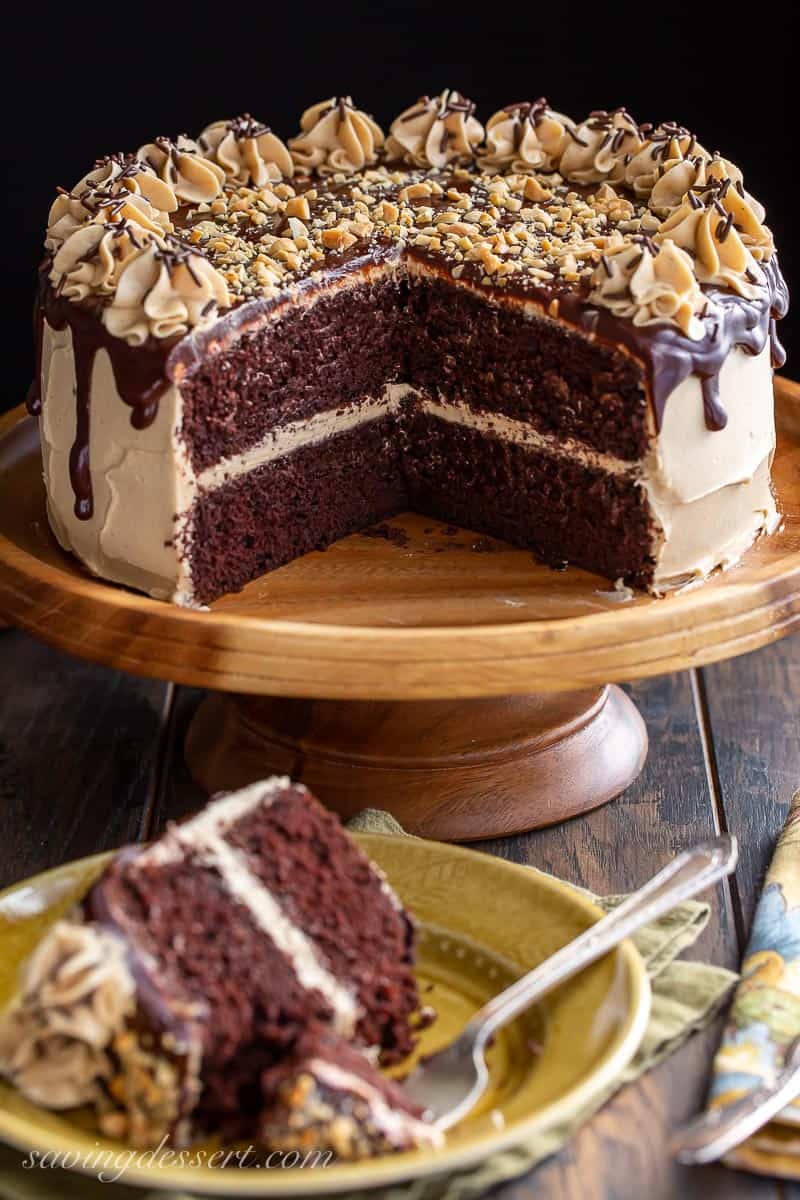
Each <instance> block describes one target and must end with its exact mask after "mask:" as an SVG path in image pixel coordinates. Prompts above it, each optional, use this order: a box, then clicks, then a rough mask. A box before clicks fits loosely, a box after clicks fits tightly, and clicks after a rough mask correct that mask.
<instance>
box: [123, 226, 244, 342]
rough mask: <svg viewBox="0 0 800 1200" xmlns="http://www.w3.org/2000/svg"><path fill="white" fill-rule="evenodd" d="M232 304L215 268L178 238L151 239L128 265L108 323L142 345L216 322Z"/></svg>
mask: <svg viewBox="0 0 800 1200" xmlns="http://www.w3.org/2000/svg"><path fill="white" fill-rule="evenodd" d="M229 304H230V297H229V294H228V286H227V284H226V282H225V279H224V278H223V276H222V274H221V273H220V272H219V271H218V270H217V268H216V267H214V266H212V264H211V263H210V262H209V261H208V259H207V258H205V257H204V256H203V255H201V254H199V253H198V252H197V251H196V250H192V249H191V248H190V247H189V246H186V245H185V244H183V243H182V242H180V241H179V240H178V239H177V238H168V239H166V240H161V239H156V238H153V239H151V240H150V241H149V242H148V244H147V245H146V246H145V247H144V248H143V249H142V250H141V251H139V252H138V253H137V254H135V255H133V256H131V257H130V258H129V259H127V261H126V262H125V263H124V264H123V266H122V269H121V270H120V273H119V277H118V279H117V286H116V290H115V292H114V295H113V297H112V299H111V302H110V303H109V304H108V305H107V307H106V308H104V309H103V314H102V317H103V324H104V325H105V327H106V329H107V330H108V331H109V333H111V334H113V335H114V337H120V338H124V339H125V341H127V342H130V343H132V344H133V345H135V346H140V345H141V344H142V343H143V342H145V341H147V339H148V337H155V338H169V337H175V336H177V335H178V334H184V333H186V332H187V331H188V330H189V329H190V328H193V327H197V326H202V325H204V324H208V323H209V322H210V321H212V320H213V319H214V318H215V317H216V314H217V310H218V309H220V308H226V307H227V306H228V305H229Z"/></svg>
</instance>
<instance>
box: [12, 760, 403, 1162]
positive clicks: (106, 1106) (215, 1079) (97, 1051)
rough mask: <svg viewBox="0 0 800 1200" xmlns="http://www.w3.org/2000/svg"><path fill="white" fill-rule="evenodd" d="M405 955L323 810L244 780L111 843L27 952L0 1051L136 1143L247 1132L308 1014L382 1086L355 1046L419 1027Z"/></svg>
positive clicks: (395, 911) (380, 1050) (296, 1058)
mask: <svg viewBox="0 0 800 1200" xmlns="http://www.w3.org/2000/svg"><path fill="white" fill-rule="evenodd" d="M109 947H111V950H110V951H109ZM120 948H121V950H122V953H121V954H120V953H119V952H118V951H119V949H120ZM413 954H414V937H413V925H412V924H411V921H410V918H409V917H408V915H407V914H406V912H405V911H404V909H403V907H402V905H401V904H400V901H399V900H398V899H397V897H396V896H395V894H394V893H393V891H392V890H391V888H390V887H389V885H388V884H387V882H386V880H385V879H384V877H383V876H382V874H381V873H380V872H379V871H378V870H377V868H375V867H373V866H372V865H371V864H370V863H369V861H368V860H367V859H366V858H365V857H364V855H363V853H362V852H361V851H360V850H359V848H358V847H357V846H356V845H355V843H354V842H353V841H352V840H351V839H350V838H349V837H348V835H347V834H346V833H345V832H344V831H343V830H342V829H341V827H340V826H339V824H338V821H337V819H336V818H335V817H334V816H333V815H332V814H330V813H329V812H328V811H327V810H325V809H323V808H322V807H321V806H320V805H319V804H318V803H317V802H316V801H315V800H314V799H313V798H312V797H311V796H310V794H309V793H308V792H307V791H306V789H305V788H303V787H301V786H299V785H291V784H290V783H289V781H288V780H285V779H276V780H272V781H269V782H268V783H266V784H256V785H253V786H252V787H250V788H246V789H244V790H243V791H241V792H238V793H234V794H232V795H230V796H223V797H221V798H219V799H217V800H214V801H212V802H211V803H210V804H209V806H208V807H207V808H206V809H205V810H204V811H203V812H202V813H200V814H199V815H198V816H197V817H194V818H192V819H191V820H189V821H187V822H185V823H184V824H182V825H178V826H174V827H171V828H170V829H169V830H168V832H167V833H166V834H164V835H163V837H162V838H160V839H159V840H158V841H157V842H155V843H154V844H153V845H152V846H151V847H150V848H148V849H143V850H138V849H137V850H133V849H131V850H127V851H123V852H121V853H120V854H118V855H117V856H116V857H115V858H114V859H113V860H112V863H111V864H110V866H109V867H108V868H107V870H106V871H105V872H104V873H103V875H102V877H101V878H100V880H99V881H98V882H97V883H96V884H95V885H94V887H93V888H92V890H91V891H90V893H89V895H88V896H87V898H86V900H85V902H84V905H83V919H82V920H81V921H78V922H74V921H72V922H60V923H59V924H58V925H57V926H56V927H54V929H53V931H52V932H51V934H50V935H48V938H47V939H45V942H44V943H43V946H42V947H40V949H39V950H38V951H37V954H36V955H35V956H34V959H33V960H32V961H31V965H30V966H29V968H28V970H27V975H26V980H25V982H24V984H23V991H22V995H21V997H20V1000H19V1002H18V1003H17V1005H16V1006H15V1007H14V1008H12V1010H11V1011H10V1012H9V1014H8V1015H7V1016H6V1017H5V1019H4V1022H3V1023H2V1024H0V1069H2V1071H3V1073H5V1074H7V1075H8V1076H9V1077H10V1078H12V1079H14V1081H15V1082H16V1083H17V1084H18V1086H20V1087H21V1088H22V1090H23V1091H25V1092H26V1094H29V1095H30V1096H31V1097H32V1098H34V1099H36V1100H37V1102H40V1103H44V1104H45V1105H47V1104H52V1105H53V1106H55V1107H68V1106H70V1105H71V1104H77V1103H82V1102H84V1103H85V1102H90V1103H93V1104H94V1105H95V1107H96V1109H97V1111H98V1114H99V1116H100V1121H101V1126H102V1128H103V1129H104V1131H105V1132H107V1133H109V1134H112V1135H115V1136H118V1137H121V1138H123V1139H124V1140H126V1141H129V1142H131V1143H133V1144H136V1145H156V1144H158V1143H159V1141H161V1139H162V1138H164V1137H168V1138H170V1139H171V1140H172V1141H173V1142H175V1143H177V1144H181V1145H183V1144H188V1143H189V1142H191V1141H192V1140H194V1139H196V1138H197V1137H199V1136H203V1135H206V1134H210V1133H218V1134H221V1135H222V1136H223V1137H225V1138H226V1139H233V1138H239V1137H256V1136H258V1134H259V1129H260V1125H261V1122H262V1113H263V1112H264V1110H265V1109H266V1108H268V1107H269V1106H270V1105H272V1104H273V1103H274V1102H277V1087H278V1084H279V1083H282V1082H284V1080H285V1078H286V1073H285V1071H284V1070H283V1067H284V1064H286V1063H292V1062H300V1061H301V1060H302V1059H304V1057H307V1055H306V1054H305V1052H302V1051H301V1046H303V1045H308V1044H310V1043H308V1039H309V1037H310V1031H312V1030H313V1031H316V1033H315V1037H316V1039H317V1040H318V1041H320V1044H323V1043H324V1044H326V1045H327V1044H329V1045H330V1046H332V1047H338V1051H337V1053H341V1054H344V1056H345V1059H346V1060H347V1061H348V1062H350V1063H351V1064H355V1065H356V1066H358V1065H359V1064H362V1063H363V1066H362V1074H364V1077H365V1078H366V1079H367V1080H369V1079H370V1078H372V1085H371V1086H372V1087H373V1089H374V1088H379V1089H380V1087H381V1086H382V1085H381V1084H380V1076H379V1075H378V1074H377V1072H376V1071H375V1067H374V1065H372V1063H371V1062H370V1060H369V1059H368V1058H367V1057H366V1055H367V1054H369V1055H371V1056H372V1058H373V1059H374V1058H375V1057H376V1056H382V1057H383V1058H384V1059H385V1060H386V1061H389V1062H393V1061H396V1060H398V1059H399V1058H402V1057H403V1056H404V1055H405V1054H407V1053H408V1051H409V1050H410V1049H411V1047H412V1045H413V1040H414V1039H413V1032H412V1026H413V1016H414V1014H415V1012H416V1010H417V1008H418V996H417V989H416V984H415V981H414V976H413V971H412V962H413ZM99 984H102V987H103V1000H102V1004H101V1003H100V1002H99V999H98V991H97V988H98V985H99ZM87 1008H88V1009H89V1010H91V1015H89V1012H87ZM320 1053H322V1051H320ZM67 1067H69V1070H70V1078H69V1081H68V1082H62V1086H61V1088H60V1091H59V1089H58V1088H54V1079H59V1080H62V1081H63V1076H64V1072H65V1070H66V1069H67ZM373 1076H374V1078H373ZM48 1092H49V1093H50V1095H51V1099H48ZM384 1102H385V1097H384ZM409 1111H410V1110H409ZM384 1148H386V1146H384ZM397 1148H402V1147H397Z"/></svg>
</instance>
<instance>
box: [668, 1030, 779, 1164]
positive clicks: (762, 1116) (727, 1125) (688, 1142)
mask: <svg viewBox="0 0 800 1200" xmlns="http://www.w3.org/2000/svg"><path fill="white" fill-rule="evenodd" d="M798 1096H800V1038H795V1040H794V1041H793V1042H792V1043H791V1045H790V1046H789V1048H788V1050H787V1051H786V1056H785V1058H784V1060H783V1066H782V1067H781V1069H780V1071H779V1072H778V1074H777V1075H776V1076H775V1079H774V1080H773V1081H772V1082H771V1083H765V1084H763V1085H762V1086H761V1087H758V1088H755V1089H754V1090H753V1091H752V1092H748V1093H747V1095H746V1096H743V1097H742V1099H741V1100H734V1101H733V1103H731V1104H725V1105H723V1106H722V1107H720V1108H712V1109H710V1110H709V1111H708V1112H705V1113H701V1114H700V1116H699V1117H696V1118H695V1120H694V1121H690V1122H689V1123H688V1125H684V1126H683V1128H682V1129H679V1130H678V1131H677V1132H676V1133H675V1135H674V1137H673V1138H672V1139H671V1141H670V1150H671V1151H672V1153H673V1154H674V1155H675V1157H676V1158H677V1160H678V1162H681V1163H685V1164H686V1165H691V1164H693V1163H698V1164H699V1163H710V1162H716V1160H717V1159H718V1158H723V1157H724V1155H726V1154H727V1153H728V1151H729V1150H733V1149H734V1147H735V1146H740V1145H741V1144H742V1142H744V1141H746V1140H747V1138H749V1137H750V1135H751V1134H753V1133H755V1132H756V1131H757V1130H758V1129H761V1128H762V1127H763V1126H764V1125H766V1124H767V1122H768V1121H771V1120H772V1118H773V1117H776V1116H777V1115H778V1113H779V1112H780V1111H781V1110H782V1109H783V1108H785V1107H786V1105H787V1104H790V1103H791V1102H792V1100H796V1099H797V1097H798Z"/></svg>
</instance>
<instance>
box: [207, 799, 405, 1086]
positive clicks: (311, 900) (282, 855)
mask: <svg viewBox="0 0 800 1200" xmlns="http://www.w3.org/2000/svg"><path fill="white" fill-rule="evenodd" d="M228 840H229V842H230V844H231V845H232V846H234V847H237V848H238V849H240V850H242V851H244V852H245V853H246V854H247V856H248V858H249V860H250V862H251V866H252V870H253V871H254V873H255V874H256V875H257V876H258V878H259V879H260V880H261V882H262V883H263V884H264V885H265V886H266V887H267V888H269V890H270V891H272V892H273V893H275V894H276V895H280V898H281V907H282V908H283V911H284V912H285V913H286V914H287V916H288V917H289V918H290V919H291V920H292V921H294V923H295V924H296V925H298V926H299V927H300V928H301V929H303V931H304V932H305V935H306V937H308V938H310V939H311V940H312V941H313V942H314V944H315V946H316V947H317V950H318V951H319V952H320V954H321V955H322V957H323V959H324V961H325V962H326V963H327V964H328V966H329V968H330V970H331V971H332V973H333V974H334V975H336V976H337V977H345V978H347V979H348V981H349V983H350V986H351V987H352V988H353V989H354V991H355V995H356V998H357V1000H358V1002H359V1004H360V1006H361V1008H362V1010H363V1015H362V1016H361V1018H360V1020H359V1022H358V1026H357V1034H358V1037H359V1039H360V1040H361V1041H362V1043H363V1044H364V1045H365V1046H381V1047H383V1050H384V1054H383V1058H384V1061H386V1062H392V1061H395V1060H396V1059H398V1058H402V1057H403V1056H404V1055H406V1054H408V1053H409V1051H410V1050H411V1047H412V1039H411V1037H410V1033H409V1026H408V1019H409V1017H410V1016H411V1014H412V1013H413V1012H414V1011H415V1009H416V1008H417V1003H418V1001H417V991H416V985H415V983H414V978H413V974H412V970H411V963H412V951H413V929H412V927H411V925H410V924H409V922H408V920H407V918H406V917H405V915H404V913H403V911H402V909H400V908H399V906H398V907H395V905H394V904H388V905H387V904H386V898H387V896H388V895H390V893H388V892H387V890H386V888H385V885H383V884H382V881H381V880H380V878H379V877H378V876H376V874H375V872H374V870H373V868H372V867H371V866H370V864H369V862H368V861H367V859H366V858H365V857H364V855H363V854H362V853H361V851H360V850H359V849H358V847H357V846H356V845H355V843H353V842H350V841H345V840H344V839H342V838H341V837H340V836H339V821H338V819H337V818H336V817H335V816H334V815H333V814H332V813H329V812H327V811H325V810H323V809H321V808H317V807H314V808H305V809H300V808H299V807H298V805H297V804H296V802H295V801H294V799H293V796H292V794H291V793H288V792H287V793H286V794H285V795H283V796H279V797H278V799H277V800H276V801H275V802H274V803H273V804H272V805H271V806H270V808H269V809H268V810H266V811H264V810H260V809H256V810H255V811H254V813H253V814H252V815H251V816H248V817H245V818H244V819H243V820H242V821H240V822H239V823H238V824H237V825H235V826H234V827H233V828H232V829H231V830H230V833H229V836H228Z"/></svg>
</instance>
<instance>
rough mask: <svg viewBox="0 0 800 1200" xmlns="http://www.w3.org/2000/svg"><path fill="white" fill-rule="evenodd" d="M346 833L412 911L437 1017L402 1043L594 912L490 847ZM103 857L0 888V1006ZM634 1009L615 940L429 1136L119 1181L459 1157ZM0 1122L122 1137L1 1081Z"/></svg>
mask: <svg viewBox="0 0 800 1200" xmlns="http://www.w3.org/2000/svg"><path fill="white" fill-rule="evenodd" d="M358 840H359V842H360V843H361V845H362V846H363V848H364V850H365V851H366V852H367V854H369V856H370V857H371V858H372V859H373V860H374V861H375V862H376V863H378V864H379V865H380V866H381V867H382V868H383V870H384V871H385V872H386V874H387V875H388V877H389V879H390V880H391V882H392V884H393V885H394V887H395V888H396V889H397V891H398V893H399V895H400V896H401V897H402V899H403V901H404V902H405V903H406V904H407V905H408V907H409V908H410V909H411V910H412V911H413V912H414V913H415V914H416V916H417V919H418V921H419V923H420V926H421V939H420V962H419V972H418V973H419V981H420V986H421V989H422V995H423V1001H424V1003H427V1004H431V1005H432V1006H433V1007H434V1008H435V1009H436V1011H437V1013H438V1018H437V1020H436V1022H435V1023H434V1024H433V1025H432V1026H431V1027H430V1028H429V1029H427V1030H426V1031H425V1033H424V1034H423V1036H422V1038H421V1044H420V1046H419V1048H418V1051H417V1053H421V1054H429V1053H430V1052H431V1051H433V1050H435V1049H437V1048H438V1047H439V1046H440V1045H442V1044H444V1043H446V1042H448V1041H450V1040H451V1039H452V1038H453V1037H454V1036H455V1034H456V1033H457V1031H458V1030H459V1029H460V1028H461V1026H462V1025H463V1024H464V1022H465V1021H466V1020H467V1019H468V1017H469V1016H470V1015H471V1014H472V1013H473V1012H474V1011H475V1009H476V1008H477V1007H478V1006H479V1005H480V1004H482V1003H483V1002H484V1001H485V1000H487V999H488V998H489V997H490V996H492V995H493V994H495V993H496V992H497V991H499V990H500V989H501V988H503V987H505V986H506V985H507V984H508V983H510V982H511V981H512V980H513V979H514V978H516V977H517V976H518V975H519V974H520V973H521V971H524V970H528V969H530V968H531V967H533V966H535V965H536V964H537V963H539V962H540V961H541V960H542V959H543V958H545V957H546V956H547V955H549V954H552V953H553V952H554V951H555V950H557V949H558V948H559V947H560V946H563V945H564V943H565V942H567V941H569V940H570V939H571V938H573V937H575V936H576V934H578V933H580V932H581V930H583V929H585V928H586V927H587V926H588V925H590V924H592V922H593V921H595V920H596V919H597V918H598V916H600V915H601V914H600V910H599V909H598V908H596V907H595V906H594V905H593V904H591V903H590V902H589V901H588V900H586V899H584V898H583V897H582V896H579V895H577V894H576V893H575V892H574V891H572V890H571V889H570V888H568V887H566V886H564V885H563V884H560V883H557V882H555V881H553V880H551V879H549V878H547V877H544V876H542V875H540V874H539V873H538V872H536V871H532V870H531V869H530V868H528V867H520V866H516V865H514V864H512V863H508V862H505V861H504V860H503V859H499V858H493V857H489V856H487V855H484V854H479V853H477V852H475V851H471V850H464V849H461V848H459V847H456V846H447V845H443V844H441V843H438V842H428V841H422V840H417V839H415V838H401V837H392V836H387V835H381V834H362V835H359V837H358ZM105 861H106V856H98V857H95V858H90V859H84V860H83V861H82V862H77V863H70V864H68V865H67V866H64V867H59V868H57V869H56V870H54V871H49V872H47V873H46V874H44V875H39V876H37V877H36V878H34V879H30V880H27V881H26V882H24V883H20V884H17V885H16V886H15V887H13V888H9V889H8V890H7V891H5V892H3V893H0V1006H2V1005H4V1004H5V1003H6V1002H7V1001H8V1000H9V999H10V998H11V996H12V995H13V991H14V987H15V981H16V976H17V967H18V964H19V963H20V961H21V960H22V959H23V958H24V957H25V956H26V955H27V954H28V953H29V952H30V950H31V949H32V947H33V945H34V944H35V942H36V940H37V938H39V937H40V936H41V935H42V933H43V931H44V930H45V929H46V928H47V927H48V925H49V924H50V923H51V922H52V921H53V920H55V919H56V918H57V917H58V916H60V915H61V914H62V913H64V912H65V911H66V910H67V909H68V908H69V907H70V906H71V905H72V904H73V903H74V902H75V900H76V899H78V898H79V897H80V896H81V895H82V894H83V892H84V891H85V890H86V888H87V887H88V886H89V884H90V882H91V880H92V879H93V878H94V877H95V876H96V875H97V873H98V871H99V870H100V869H101V868H102V866H103V864H104V862H105ZM649 1009H650V989H649V984H648V979H647V975H646V972H645V969H644V966H643V964H642V961H641V959H640V958H639V955H638V954H637V953H636V950H635V949H634V948H633V946H632V945H631V944H630V943H628V942H626V943H623V945H622V946H621V947H620V948H619V949H618V950H617V951H616V952H615V953H613V954H610V955H608V956H607V957H606V958H604V959H603V960H602V961H601V962H598V963H596V964H595V965H594V966H592V967H590V968H589V969H588V970H586V971H584V972H583V973H582V974H581V975H580V976H579V977H578V978H577V979H575V980H574V981H572V982H571V983H569V984H567V985H564V986H562V987H561V988H560V989H558V990H557V991H555V992H553V993H552V995H551V996H549V997H548V998H547V1000H546V1001H545V1002H544V1003H543V1004H542V1005H541V1006H540V1007H538V1008H537V1009H535V1010H533V1011H532V1012H531V1013H529V1014H528V1015H527V1016H526V1017H525V1018H523V1019H520V1020H518V1021H515V1022H514V1023H513V1024H511V1025H509V1026H508V1027H507V1028H506V1029H504V1030H503V1031H502V1032H501V1033H500V1034H499V1035H498V1037H497V1038H496V1040H495V1042H494V1044H493V1046H492V1048H491V1050H490V1052H489V1062H490V1067H491V1087H490V1089H489V1091H488V1093H487V1095H486V1096H485V1097H484V1099H483V1101H482V1103H481V1104H480V1105H479V1106H478V1107H477V1108H476V1109H475V1110H474V1112H473V1113H472V1114H471V1115H470V1116H469V1117H468V1118H467V1119H466V1120H465V1121H463V1122H462V1124H461V1125H460V1126H458V1127H457V1128H456V1129H454V1130H453V1131H451V1133H450V1134H449V1135H448V1138H447V1143H446V1146H445V1147H444V1148H443V1149H441V1150H438V1151H435V1152H432V1151H424V1152H423V1151H416V1152H414V1153H409V1154H397V1155H386V1156H385V1157H383V1158H380V1159H372V1160H370V1161H368V1162H364V1163H360V1164H356V1165H346V1166H329V1167H326V1168H324V1169H319V1168H318V1169H304V1170H303V1169H285V1168H284V1169H276V1170H265V1169H257V1168H252V1167H243V1168H239V1169H231V1168H228V1169H227V1170H224V1169H220V1168H218V1167H217V1168H215V1167H210V1166H207V1165H206V1166H200V1165H192V1166H165V1165H162V1166H156V1165H152V1164H148V1163H144V1164H142V1163H136V1162H135V1161H134V1162H132V1163H131V1165H130V1166H129V1167H128V1168H127V1170H126V1171H125V1174H124V1181H125V1183H129V1184H139V1185H141V1186H147V1187H150V1188H159V1187H160V1188H167V1189H175V1190H181V1191H187V1192H194V1193H204V1194H207V1195H231V1196H233V1195H236V1196H279V1195H291V1194H300V1193H302V1194H305V1195H309V1194H313V1193H317V1194H319V1193H333V1192H338V1191H346V1190H352V1189H359V1188H369V1187H379V1186H386V1185H387V1184H390V1183H398V1182H400V1181H402V1180H407V1179H411V1178H414V1177H419V1176H423V1175H431V1174H438V1173H441V1172H451V1171H457V1170H464V1169H465V1168H468V1167H470V1166H471V1165H474V1164H477V1163H479V1162H482V1161H484V1160H485V1159H486V1158H487V1157H488V1156H489V1155H490V1154H493V1153H495V1152H497V1151H499V1150H503V1149H505V1148H507V1147H509V1146H512V1145H514V1144H516V1143H519V1142H521V1141H523V1140H525V1139H526V1138H530V1137H532V1136H533V1135H534V1134H536V1133H540V1132H541V1131H543V1130H544V1129H546V1128H548V1127H550V1126H552V1125H554V1124H557V1123H558V1122H559V1121H560V1120H561V1119H563V1117H564V1115H565V1112H566V1111H567V1110H569V1109H570V1108H571V1107H572V1106H577V1105H579V1104H583V1103H586V1102H588V1101H589V1100H590V1099H591V1098H592V1097H593V1096H596V1095H598V1094H599V1093H601V1092H603V1091H604V1090H605V1089H606V1088H607V1087H608V1085H609V1084H610V1083H612V1082H613V1081H614V1079H615V1078H617V1077H618V1076H619V1074H620V1072H621V1071H622V1069H623V1068H624V1067H625V1066H626V1064H627V1063H628V1062H629V1061H630V1059H631V1058H632V1057H633V1055H634V1053H635V1052H636V1050H637V1048H638V1046H639V1043H640V1041H641V1039H642V1036H643V1034H644V1030H645V1026H646V1024H647V1019H648V1015H649ZM403 1069H407V1064H404V1068H403ZM0 1137H2V1138H3V1139H4V1140H6V1141H7V1142H9V1143H10V1144H11V1145H13V1146H16V1147H18V1148H20V1149H22V1150H26V1151H31V1150H34V1151H38V1152H40V1153H44V1152H47V1151H50V1152H57V1153H58V1152H62V1153H63V1152H67V1153H69V1152H72V1156H73V1158H74V1159H77V1158H78V1157H79V1156H80V1155H87V1154H88V1155H92V1154H93V1155H97V1153H98V1150H110V1151H115V1152H119V1151H121V1150H123V1149H124V1148H123V1147H122V1145H121V1144H120V1143H114V1142H113V1141H111V1140H108V1139H105V1138H101V1137H99V1135H98V1134H97V1133H96V1132H95V1131H94V1129H93V1127H92V1124H91V1120H90V1119H89V1118H88V1117H87V1114H86V1113H82V1112H69V1113H54V1112H47V1111H44V1110H42V1109H40V1108H37V1107H36V1106H35V1105H33V1104H31V1103H29V1102H28V1101H26V1100H25V1099H23V1097H22V1096H20V1095H19V1094H18V1093H17V1092H16V1091H14V1089H13V1088H11V1087H9V1086H8V1085H5V1084H2V1083H0ZM84 1169H87V1168H84Z"/></svg>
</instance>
